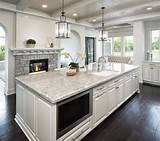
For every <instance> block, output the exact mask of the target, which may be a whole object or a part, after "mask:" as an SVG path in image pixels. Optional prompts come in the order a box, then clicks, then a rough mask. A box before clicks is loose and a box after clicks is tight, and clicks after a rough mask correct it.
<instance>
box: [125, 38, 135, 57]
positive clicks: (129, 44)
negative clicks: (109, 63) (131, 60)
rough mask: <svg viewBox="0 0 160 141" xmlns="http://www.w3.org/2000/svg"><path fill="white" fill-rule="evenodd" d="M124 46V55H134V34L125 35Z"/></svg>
mask: <svg viewBox="0 0 160 141" xmlns="http://www.w3.org/2000/svg"><path fill="white" fill-rule="evenodd" d="M124 47H125V53H124V56H130V57H133V36H125V37H124Z"/></svg>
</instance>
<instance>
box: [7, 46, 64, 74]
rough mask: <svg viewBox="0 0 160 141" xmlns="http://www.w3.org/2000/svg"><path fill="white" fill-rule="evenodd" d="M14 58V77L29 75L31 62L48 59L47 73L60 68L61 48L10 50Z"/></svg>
mask: <svg viewBox="0 0 160 141" xmlns="http://www.w3.org/2000/svg"><path fill="white" fill-rule="evenodd" d="M10 50H11V52H12V54H13V56H15V75H16V76H20V75H26V74H29V73H30V71H29V67H30V61H31V60H41V59H48V71H53V70H54V69H56V68H58V67H60V53H61V51H62V50H63V48H21V49H18V48H14V49H10Z"/></svg>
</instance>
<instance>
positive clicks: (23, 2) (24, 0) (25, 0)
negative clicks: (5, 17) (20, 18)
mask: <svg viewBox="0 0 160 141" xmlns="http://www.w3.org/2000/svg"><path fill="white" fill-rule="evenodd" d="M30 3H31V0H19V1H18V3H17V9H18V10H25V9H27V8H28V7H29V6H30Z"/></svg>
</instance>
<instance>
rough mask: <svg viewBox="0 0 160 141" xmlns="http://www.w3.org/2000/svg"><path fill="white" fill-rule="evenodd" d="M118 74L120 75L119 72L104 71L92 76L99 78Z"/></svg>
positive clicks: (94, 73)
mask: <svg viewBox="0 0 160 141" xmlns="http://www.w3.org/2000/svg"><path fill="white" fill-rule="evenodd" d="M118 73H119V72H118V71H110V70H104V71H100V72H92V73H91V74H93V75H97V76H110V75H116V74H118Z"/></svg>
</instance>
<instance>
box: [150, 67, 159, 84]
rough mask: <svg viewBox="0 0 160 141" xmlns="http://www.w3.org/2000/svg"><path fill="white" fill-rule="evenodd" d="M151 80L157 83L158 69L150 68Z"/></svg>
mask: <svg viewBox="0 0 160 141" xmlns="http://www.w3.org/2000/svg"><path fill="white" fill-rule="evenodd" d="M151 73H152V74H151V80H152V81H153V82H158V81H159V69H156V68H151Z"/></svg>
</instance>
